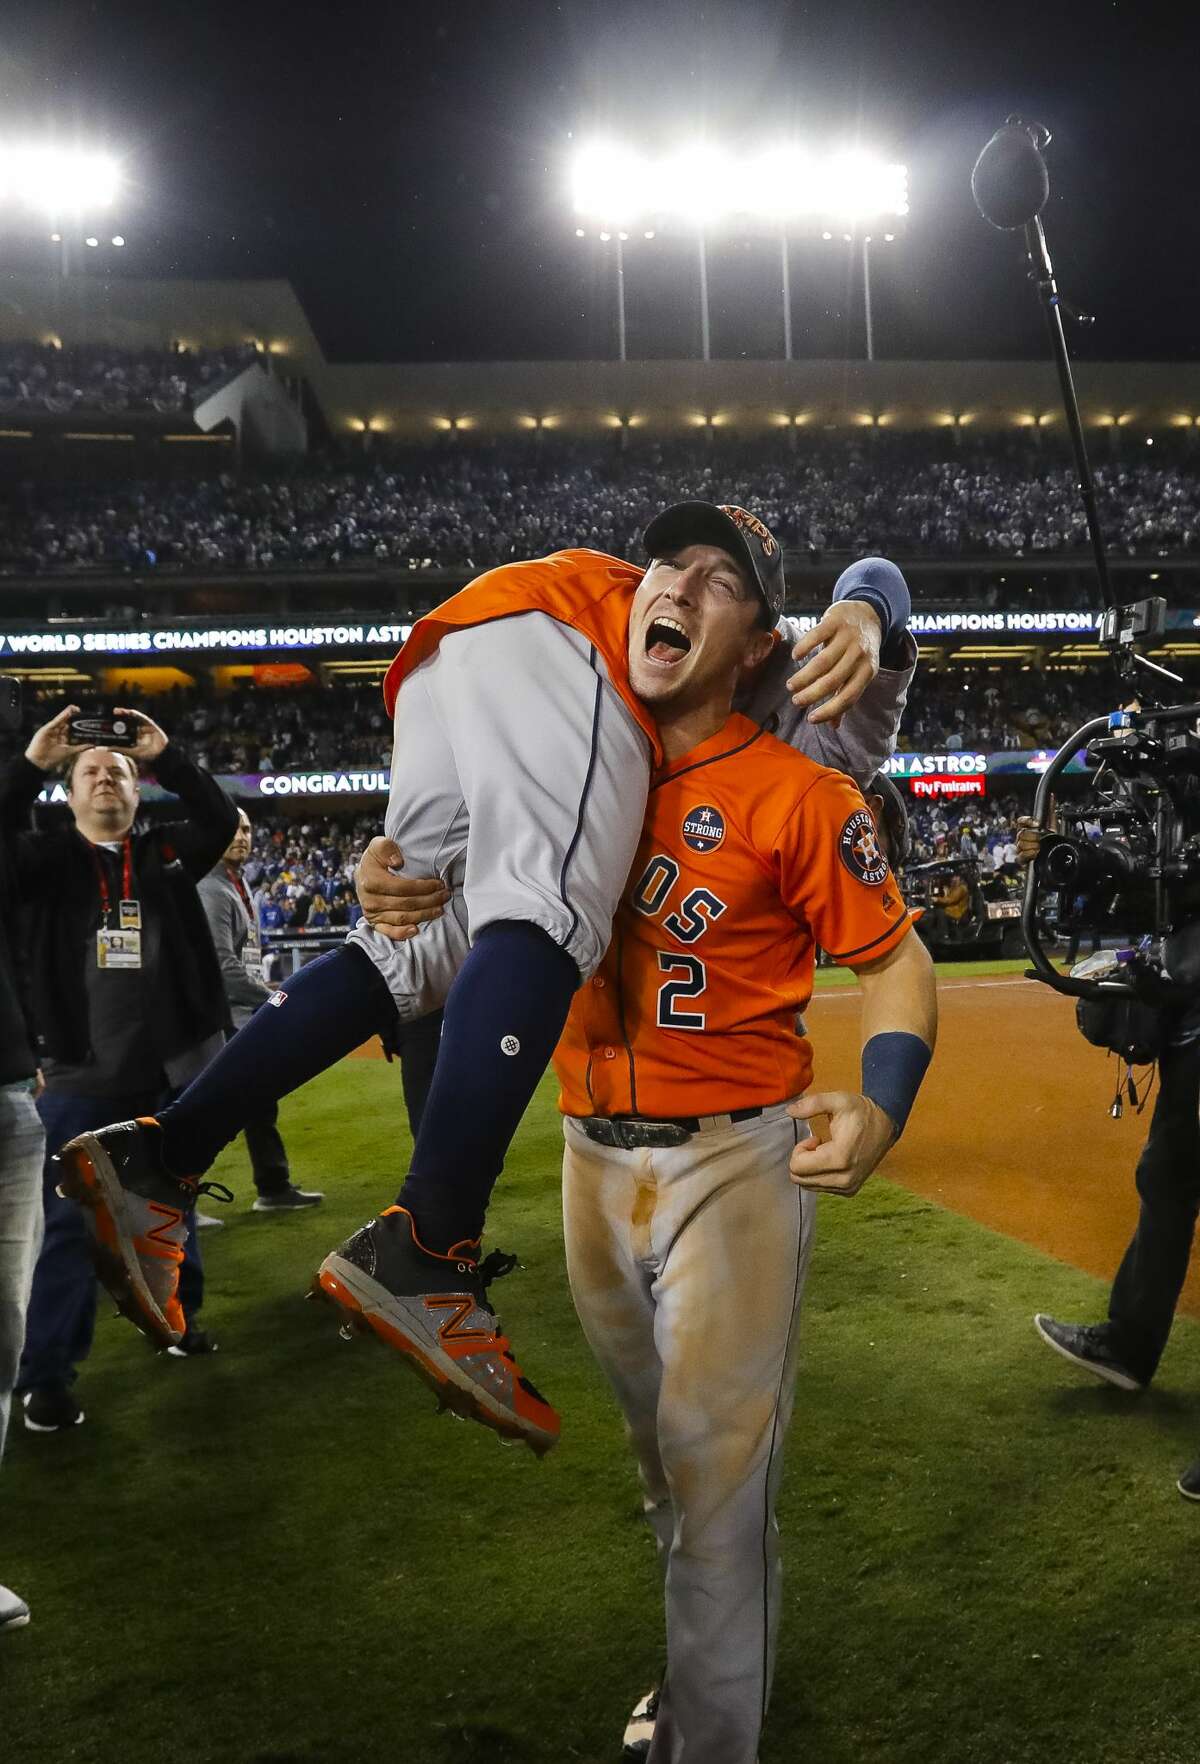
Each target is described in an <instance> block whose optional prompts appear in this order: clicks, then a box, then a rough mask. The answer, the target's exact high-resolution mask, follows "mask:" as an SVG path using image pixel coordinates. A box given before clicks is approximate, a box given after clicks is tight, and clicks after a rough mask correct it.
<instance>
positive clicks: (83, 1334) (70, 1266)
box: [17, 1090, 204, 1390]
mask: <svg viewBox="0 0 1200 1764" xmlns="http://www.w3.org/2000/svg"><path fill="white" fill-rule="evenodd" d="M167 1100H168V1097H167V1095H165V1094H164V1093H163V1092H162V1091H153V1092H151V1093H149V1094H143V1095H141V1096H117V1097H113V1096H107V1097H103V1096H77V1095H75V1094H74V1093H73V1092H70V1091H54V1090H47V1091H46V1092H45V1093H44V1094H43V1095H42V1097H41V1098H40V1099H39V1101H38V1105H37V1106H38V1112H39V1113H40V1115H41V1117H42V1121H43V1123H44V1125H45V1128H46V1161H45V1164H44V1166H43V1171H42V1206H43V1217H44V1220H45V1233H44V1236H43V1239H42V1249H41V1254H40V1255H39V1256H38V1259H37V1266H36V1268H35V1269H34V1274H33V1290H32V1292H31V1293H30V1297H29V1314H28V1316H27V1318H26V1322H25V1352H24V1353H23V1355H22V1356H21V1370H20V1373H19V1375H18V1378H17V1389H18V1390H61V1389H64V1388H66V1387H67V1386H68V1385H70V1384H73V1383H74V1382H75V1377H76V1370H75V1369H76V1367H77V1366H78V1364H79V1362H80V1361H81V1360H86V1358H87V1356H88V1353H89V1351H90V1350H91V1345H92V1333H93V1331H94V1329H95V1327H96V1276H95V1273H94V1272H93V1269H92V1258H91V1253H90V1245H91V1237H90V1234H89V1232H88V1228H87V1224H86V1222H85V1220H84V1216H83V1212H82V1209H81V1208H80V1207H78V1206H77V1205H76V1204H75V1202H74V1201H68V1200H64V1199H63V1198H62V1196H61V1195H60V1194H59V1193H58V1192H57V1190H56V1184H57V1181H58V1166H57V1165H56V1164H54V1163H52V1162H51V1159H52V1158H53V1156H54V1154H55V1152H57V1151H59V1150H60V1149H61V1148H62V1147H63V1146H64V1145H65V1144H66V1143H67V1141H68V1139H74V1137H75V1135H76V1134H77V1133H88V1132H91V1131H92V1130H93V1129H95V1128H97V1127H107V1126H108V1124H109V1122H111V1121H127V1120H131V1119H132V1118H133V1117H134V1116H135V1115H151V1114H153V1113H154V1111H155V1110H156V1109H159V1108H162V1107H163V1106H164V1105H165V1103H166V1102H167ZM179 1302H180V1304H181V1305H182V1306H183V1314H184V1316H185V1317H186V1318H187V1320H188V1322H189V1323H190V1322H191V1320H192V1318H193V1317H194V1316H195V1314H196V1312H197V1311H198V1310H199V1309H200V1306H201V1304H202V1303H203V1302H204V1270H203V1268H202V1266H201V1263H200V1250H199V1246H198V1245H197V1243H196V1233H195V1228H194V1227H189V1229H188V1234H187V1240H186V1242H185V1244H184V1248H183V1266H182V1268H181V1269H180V1272H179Z"/></svg>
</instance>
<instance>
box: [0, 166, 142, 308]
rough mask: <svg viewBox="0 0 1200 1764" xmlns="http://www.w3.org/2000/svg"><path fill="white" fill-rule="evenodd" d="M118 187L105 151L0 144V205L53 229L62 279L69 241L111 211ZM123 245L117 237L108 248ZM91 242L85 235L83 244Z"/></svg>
mask: <svg viewBox="0 0 1200 1764" xmlns="http://www.w3.org/2000/svg"><path fill="white" fill-rule="evenodd" d="M120 188H121V168H120V166H119V165H118V163H117V161H116V160H115V159H114V158H113V156H112V155H111V154H109V153H98V152H95V151H91V150H87V149H83V148H74V147H55V146H42V145H36V144H22V143H11V142H8V143H6V142H0V205H2V206H4V207H6V208H15V209H18V210H24V211H26V212H27V213H29V214H30V215H32V216H36V217H37V219H38V220H39V221H41V222H42V223H43V224H49V225H51V226H52V227H53V229H54V230H53V232H52V233H51V239H52V241H53V242H54V243H55V244H57V245H58V246H59V247H60V258H59V264H60V268H61V270H62V273H63V275H66V274H67V273H68V269H69V267H70V258H69V240H70V231H71V228H72V227H73V228H74V229H75V230H76V231H78V230H79V229H80V228H81V227H82V226H83V224H84V222H85V220H86V219H88V218H91V219H93V220H94V218H95V217H96V216H97V215H99V214H101V213H103V212H104V211H105V210H106V209H108V208H111V207H112V204H113V203H114V201H115V200H116V197H117V194H118V192H119V190H120ZM118 241H119V244H120V245H124V243H125V240H124V238H123V237H122V236H121V235H120V234H116V235H115V236H114V238H113V244H114V245H118ZM87 243H88V244H91V237H90V236H89V238H88V240H87Z"/></svg>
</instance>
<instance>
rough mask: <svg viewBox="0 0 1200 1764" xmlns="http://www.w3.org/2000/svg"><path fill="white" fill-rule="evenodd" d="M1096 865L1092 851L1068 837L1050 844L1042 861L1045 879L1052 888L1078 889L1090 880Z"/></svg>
mask: <svg viewBox="0 0 1200 1764" xmlns="http://www.w3.org/2000/svg"><path fill="white" fill-rule="evenodd" d="M1096 867H1097V866H1096V862H1095V857H1094V854H1093V853H1092V851H1091V850H1090V849H1089V848H1088V847H1087V846H1079V845H1076V844H1075V843H1074V842H1073V841H1072V840H1070V839H1063V840H1061V841H1060V842H1059V843H1058V844H1057V845H1053V846H1051V848H1050V850H1049V851H1048V852H1047V853H1046V854H1045V858H1044V860H1043V863H1042V871H1043V874H1044V875H1045V878H1046V881H1047V882H1049V883H1050V884H1051V886H1052V887H1054V888H1074V889H1080V888H1082V887H1083V886H1084V885H1085V883H1087V882H1088V881H1090V880H1091V878H1092V876H1093V874H1094V872H1095V869H1096Z"/></svg>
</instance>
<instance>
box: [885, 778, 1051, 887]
mask: <svg viewBox="0 0 1200 1764" xmlns="http://www.w3.org/2000/svg"><path fill="white" fill-rule="evenodd" d="M1023 812H1024V813H1028V807H1026V809H1025V810H1022V809H1021V806H1020V803H1019V801H1018V799H1017V798H1016V797H1015V796H1003V797H994V798H992V799H990V800H984V801H980V800H978V799H975V800H971V801H968V802H952V803H940V802H936V803H910V804H909V820H908V825H909V853H908V862H909V864H925V863H930V862H932V861H933V860H935V859H943V858H944V859H954V858H958V859H961V860H962V861H963V862H971V863H976V862H977V863H978V864H979V865H980V867H981V869H982V870H983V871H984V872H985V873H987V872H989V871H995V870H1005V871H1007V872H1009V873H1010V874H1011V875H1014V876H1015V875H1017V874H1018V873H1019V866H1018V862H1017V818H1018V816H1019V815H1020V814H1022V813H1023Z"/></svg>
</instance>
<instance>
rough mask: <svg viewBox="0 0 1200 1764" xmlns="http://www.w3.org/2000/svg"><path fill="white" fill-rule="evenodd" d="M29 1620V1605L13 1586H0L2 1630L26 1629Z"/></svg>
mask: <svg viewBox="0 0 1200 1764" xmlns="http://www.w3.org/2000/svg"><path fill="white" fill-rule="evenodd" d="M28 1622H29V1606H28V1605H27V1604H26V1603H25V1601H24V1599H19V1598H18V1597H17V1595H16V1593H15V1592H13V1590H12V1588H11V1587H9V1586H0V1630H2V1629H24V1627H25V1625H26V1624H27V1623H28Z"/></svg>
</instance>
